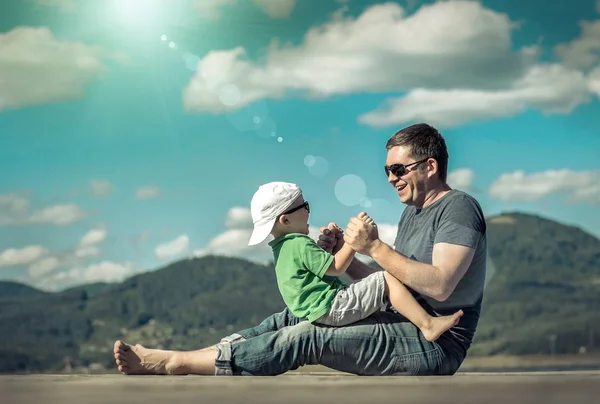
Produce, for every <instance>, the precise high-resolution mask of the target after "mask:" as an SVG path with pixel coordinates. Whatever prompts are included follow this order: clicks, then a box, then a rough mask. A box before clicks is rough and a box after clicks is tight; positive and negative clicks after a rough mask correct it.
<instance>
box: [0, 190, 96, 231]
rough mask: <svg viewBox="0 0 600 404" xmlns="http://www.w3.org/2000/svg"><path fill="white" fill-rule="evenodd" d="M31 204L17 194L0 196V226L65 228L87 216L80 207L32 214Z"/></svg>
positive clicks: (60, 207) (62, 206) (64, 206)
mask: <svg viewBox="0 0 600 404" xmlns="http://www.w3.org/2000/svg"><path fill="white" fill-rule="evenodd" d="M30 206H31V202H30V201H29V199H27V198H26V197H25V196H23V195H19V194H17V193H11V194H5V195H0V226H18V225H25V224H32V223H40V224H51V225H56V226H64V225H68V224H72V223H75V222H77V221H79V220H81V219H83V218H85V217H86V216H87V213H86V212H84V211H83V210H82V209H81V208H80V207H79V206H78V205H75V204H59V205H53V206H47V207H45V208H41V209H38V210H36V211H34V212H33V213H31V212H30V211H29V208H30Z"/></svg>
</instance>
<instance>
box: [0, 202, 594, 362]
mask: <svg viewBox="0 0 600 404" xmlns="http://www.w3.org/2000/svg"><path fill="white" fill-rule="evenodd" d="M487 222H488V240H489V242H488V245H489V256H490V258H491V259H490V263H491V264H492V265H493V268H494V271H493V275H492V277H491V279H490V282H489V285H488V287H487V290H486V295H485V301H484V308H483V313H482V319H481V321H480V325H479V328H478V332H477V334H476V338H475V343H474V345H473V347H472V349H471V351H470V355H472V356H474V355H495V354H517V355H520V354H545V353H550V352H551V351H552V352H555V353H574V352H578V351H579V349H580V348H581V347H582V346H584V347H585V349H586V350H587V351H588V352H589V351H594V350H595V351H600V343H599V342H595V341H594V338H596V339H600V325H599V324H600V310H598V307H600V240H598V239H597V238H595V237H593V236H591V235H589V234H587V233H585V232H583V231H582V230H580V229H577V228H574V227H569V226H565V225H562V224H559V223H556V222H553V221H551V220H547V219H544V218H540V217H538V216H533V215H525V214H520V213H508V214H503V215H500V216H495V217H491V218H488V219H487ZM4 291H6V292H5V293H6V294H5V293H1V294H0V296H12V297H11V298H10V299H9V300H8V301H7V303H6V304H3V305H2V310H1V311H0V341H1V344H0V372H14V371H55V370H59V369H61V368H63V367H64V358H65V357H67V356H68V357H70V358H72V360H73V365H74V366H77V365H84V366H85V365H88V364H90V363H101V364H104V365H106V366H112V363H113V358H112V355H111V349H112V343H113V341H114V340H115V339H117V338H123V339H125V340H127V341H131V342H137V343H141V344H146V345H148V346H151V347H159V348H160V347H162V348H165V349H198V348H199V347H202V346H205V345H208V344H211V343H214V342H217V341H218V339H219V338H220V337H222V336H224V335H227V334H230V333H231V332H233V331H235V330H239V329H242V328H245V327H248V326H252V325H255V324H257V323H258V322H259V321H261V320H262V319H263V318H264V317H265V316H267V315H269V314H271V313H274V312H276V311H280V310H281V309H282V308H283V301H282V299H281V296H280V295H279V292H278V290H277V286H276V282H275V274H274V269H273V267H272V266H263V265H256V264H253V263H251V262H248V261H245V260H242V259H235V258H226V257H203V258H197V259H189V260H188V259H186V260H182V261H178V262H175V263H173V264H171V265H169V266H167V267H165V268H162V269H159V270H156V271H152V272H148V273H143V274H140V275H136V276H134V277H132V278H130V279H127V280H126V281H124V282H123V283H120V284H92V285H83V286H78V287H75V288H71V289H69V290H66V291H64V292H60V293H45V292H41V291H38V290H36V289H33V288H30V287H28V286H25V285H20V284H16V283H14V282H0V292H4ZM552 336H554V337H552ZM595 336H598V337H595Z"/></svg>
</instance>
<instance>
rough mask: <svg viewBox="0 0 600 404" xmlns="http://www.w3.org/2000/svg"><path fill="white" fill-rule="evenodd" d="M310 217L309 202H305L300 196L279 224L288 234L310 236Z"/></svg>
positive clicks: (282, 216) (283, 215)
mask: <svg viewBox="0 0 600 404" xmlns="http://www.w3.org/2000/svg"><path fill="white" fill-rule="evenodd" d="M308 216H309V206H308V202H305V201H304V197H303V196H302V195H300V196H299V197H298V199H296V200H295V201H294V203H292V206H290V207H289V208H288V209H287V210H286V213H283V214H281V216H280V217H279V223H280V225H282V227H283V228H284V229H285V230H286V232H287V233H301V234H308Z"/></svg>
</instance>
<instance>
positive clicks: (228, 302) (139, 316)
mask: <svg viewBox="0 0 600 404" xmlns="http://www.w3.org/2000/svg"><path fill="white" fill-rule="evenodd" d="M93 289H94V288H93ZM94 292H95V293H89V292H88V291H87V290H86V288H85V287H77V288H73V289H69V290H67V291H64V292H60V293H52V294H44V295H41V296H39V297H35V298H31V299H29V298H23V299H20V300H19V302H18V304H11V305H8V306H3V309H2V311H1V312H0V341H2V343H1V344H0V372H3V371H4V372H7V371H23V370H28V371H41V370H58V369H61V368H62V367H64V362H63V359H64V358H65V357H67V356H69V357H71V358H73V360H74V364H83V365H87V364H89V363H92V362H100V363H103V364H105V365H110V364H111V362H112V360H111V354H110V351H111V350H112V343H113V342H114V340H115V339H116V338H125V339H127V340H128V341H136V342H139V343H145V344H148V345H149V346H162V347H164V348H171V349H194V348H198V346H200V345H206V344H209V343H213V342H216V341H218V338H220V337H221V336H224V335H225V334H226V333H231V332H233V330H234V329H238V328H240V327H247V326H251V325H254V324H257V322H259V321H261V320H262V319H263V318H264V317H265V316H267V315H268V314H271V313H274V312H275V311H280V310H282V308H283V301H282V299H281V297H280V295H279V292H278V290H277V287H276V283H275V273H274V269H273V268H272V267H268V266H261V265H256V264H253V263H251V262H248V261H245V260H241V259H235V258H225V257H203V258H199V259H191V260H187V259H186V260H183V261H179V262H175V263H173V264H171V265H169V266H167V267H165V268H162V269H160V270H157V271H153V272H148V273H144V274H140V275H137V276H134V277H132V278H130V279H127V280H126V281H124V282H123V283H121V284H113V285H110V286H108V287H104V288H101V290H100V291H98V290H97V289H94ZM96 292H97V293H96Z"/></svg>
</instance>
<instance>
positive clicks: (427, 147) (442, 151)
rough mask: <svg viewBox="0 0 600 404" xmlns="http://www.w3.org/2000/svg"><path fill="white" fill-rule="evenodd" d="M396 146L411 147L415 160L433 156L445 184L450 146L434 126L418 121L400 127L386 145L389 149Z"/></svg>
mask: <svg viewBox="0 0 600 404" xmlns="http://www.w3.org/2000/svg"><path fill="white" fill-rule="evenodd" d="M395 146H405V147H409V148H410V156H411V157H412V158H414V159H415V160H417V161H418V160H423V159H426V158H433V159H435V160H436V161H437V163H438V172H439V174H440V179H441V180H442V182H443V183H444V184H445V183H446V177H447V176H448V148H447V147H446V141H445V140H444V138H443V137H442V135H441V134H440V132H438V130H437V129H436V128H434V127H433V126H430V125H427V124H426V123H417V124H415V125H411V126H407V127H406V128H404V129H400V130H399V131H398V132H396V133H394V134H393V135H392V137H390V138H389V139H388V141H387V143H386V145H385V148H386V149H387V150H389V149H391V148H392V147H395Z"/></svg>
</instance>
